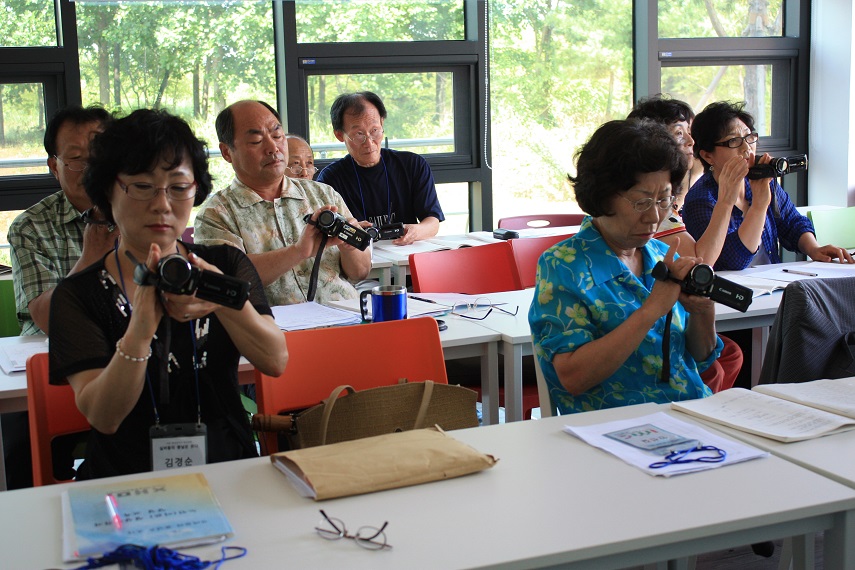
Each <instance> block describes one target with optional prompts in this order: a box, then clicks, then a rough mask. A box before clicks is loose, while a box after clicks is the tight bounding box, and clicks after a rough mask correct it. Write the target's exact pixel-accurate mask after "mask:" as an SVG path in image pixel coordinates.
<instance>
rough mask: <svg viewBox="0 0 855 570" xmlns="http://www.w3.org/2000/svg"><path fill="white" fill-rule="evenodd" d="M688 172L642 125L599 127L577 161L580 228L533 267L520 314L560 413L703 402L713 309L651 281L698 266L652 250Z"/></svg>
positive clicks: (716, 345)
mask: <svg viewBox="0 0 855 570" xmlns="http://www.w3.org/2000/svg"><path fill="white" fill-rule="evenodd" d="M686 168H687V163H686V157H685V155H684V154H683V152H682V151H681V149H680V146H679V145H678V144H677V142H676V141H675V140H674V138H673V137H672V136H671V135H670V133H669V132H668V131H667V130H666V128H665V127H664V126H662V125H660V124H658V123H655V122H653V121H649V120H635V119H631V120H627V121H611V122H609V123H606V124H605V125H602V126H601V127H600V128H599V129H597V131H596V132H595V133H594V134H593V136H592V137H591V138H590V140H589V141H588V142H587V143H586V144H585V145H584V146H583V147H582V149H581V150H580V151H579V152H578V153H577V161H576V176H575V177H570V181H571V182H572V183H573V185H574V190H575V193H576V201H577V203H578V204H579V206H580V207H581V208H582V209H583V210H584V211H585V212H586V213H588V214H589V215H590V217H587V218H585V220H584V221H583V222H582V226H581V228H580V230H579V233H578V234H576V235H575V236H573V237H571V238H569V239H568V240H565V241H563V242H560V243H558V244H556V245H555V246H553V247H552V248H550V249H548V250H547V251H546V252H545V253H544V254H543V255H542V256H541V258H540V261H539V263H538V269H537V271H538V273H537V285H536V290H535V295H534V300H533V301H532V305H531V309H530V311H529V322H530V324H531V331H532V336H533V339H534V344H535V353H536V355H537V358H538V359H539V363H540V366H541V368H542V370H543V373H544V376H545V377H546V381H547V384H548V386H549V393H550V396H551V399H552V402H553V403H554V404H555V405H556V406H557V408H558V410H559V411H560V412H561V413H573V412H582V411H586V410H595V409H600V408H610V407H617V406H628V405H632V404H638V403H642V402H660V403H664V402H670V401H675V400H688V399H693V398H703V397H706V396H708V395H710V393H711V392H710V390H709V388H707V387H706V386H705V385H704V383H703V381H702V380H701V378H700V375H699V370H700V371H703V370H705V369H706V368H708V367H709V366H710V365H711V364H712V362H713V361H714V360H715V359H716V358H717V357H718V354H719V352H720V351H721V346H722V344H721V341H720V340H719V339H718V337H717V336H716V333H715V310H714V307H713V302H712V301H711V300H709V299H707V298H703V297H698V296H692V295H687V294H685V293H682V292H681V286H680V285H679V284H678V283H675V282H673V281H660V280H656V279H654V277H653V275H652V274H651V271H652V270H653V267H654V266H655V265H656V264H657V263H658V262H660V261H661V262H664V264H665V265H666V266H667V267H668V269H669V271H670V274H671V276H672V277H674V278H676V279H678V280H681V279H683V278H684V277H685V276H686V274H687V273H688V272H689V270H690V269H691V268H692V267H693V266H695V265H696V264H697V263H699V262H700V260H699V259H698V258H695V257H679V258H678V257H677V256H676V255H675V252H676V250H677V246H673V247H670V248H669V246H667V245H666V244H664V243H662V242H660V241H657V240H654V239H653V235H654V234H655V233H656V231H657V230H658V228H659V224H660V222H661V221H662V220H663V219H664V218H665V217H666V216H668V214H669V212H670V211H671V206H672V205H673V203H674V198H675V191H676V189H677V188H678V186H679V184H680V183H681V181H682V180H683V177H684V176H685V174H686ZM677 245H679V244H677ZM678 300H679V303H678V302H677V301H678ZM669 330H670V333H669V332H668V331H669Z"/></svg>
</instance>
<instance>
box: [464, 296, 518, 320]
mask: <svg viewBox="0 0 855 570" xmlns="http://www.w3.org/2000/svg"><path fill="white" fill-rule="evenodd" d="M494 309H495V310H496V311H498V312H500V313H504V314H506V315H510V316H512V317H515V316H516V315H517V313H518V312H519V310H520V308H519V306H514V309H513V311H510V310H508V309H503V308H502V307H500V306H499V305H496V304H494V303H493V302H492V301H491V300H490V299H489V298H488V297H478V298H477V299H475V300H474V301H457V302H455V303H454V304H452V305H451V311H450V312H451V314H452V315H456V316H458V317H463V318H464V319H471V320H473V321H483V320H484V319H486V318H487V317H488V316H489V315H490V313H492V312H493V310H494Z"/></svg>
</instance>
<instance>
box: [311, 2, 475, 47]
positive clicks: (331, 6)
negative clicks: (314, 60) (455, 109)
mask: <svg viewBox="0 0 855 570" xmlns="http://www.w3.org/2000/svg"><path fill="white" fill-rule="evenodd" d="M296 10H297V41H298V42H300V43H337V42H396V41H404V42H405V41H438V40H462V39H464V21H463V1H462V0H397V1H396V2H378V1H376V0H371V1H366V0H297V3H296Z"/></svg>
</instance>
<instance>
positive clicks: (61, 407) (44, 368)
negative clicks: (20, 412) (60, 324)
mask: <svg viewBox="0 0 855 570" xmlns="http://www.w3.org/2000/svg"><path fill="white" fill-rule="evenodd" d="M27 410H28V411H29V416H30V450H31V451H32V455H33V484H34V485H35V486H36V487H39V486H41V485H53V484H55V483H64V482H65V481H60V480H57V479H56V478H55V477H54V472H53V453H52V451H51V441H53V439H54V438H55V437H58V436H61V435H67V434H72V433H80V432H86V431H89V429H91V428H90V426H89V422H88V421H87V420H86V418H85V417H84V416H83V414H81V413H80V410H78V409H77V404H75V402H74V391H73V390H72V389H71V386H68V385H65V386H51V385H50V384H49V383H48V354H47V353H46V352H44V353H39V354H34V355H32V356H31V357H30V358H28V359H27Z"/></svg>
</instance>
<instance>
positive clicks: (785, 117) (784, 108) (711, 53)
mask: <svg viewBox="0 0 855 570" xmlns="http://www.w3.org/2000/svg"><path fill="white" fill-rule="evenodd" d="M782 10H783V12H784V13H783V19H782V21H783V25H782V35H781V36H778V37H727V38H659V37H658V35H659V33H658V28H659V26H658V16H659V13H658V0H633V20H634V22H633V31H634V32H633V33H634V37H633V46H634V49H633V68H634V73H633V84H634V94H635V100H636V101H637V100H639V99H640V98H642V97H650V96H652V95H655V94H657V93H660V92H661V90H662V74H661V70H662V67H676V66H680V67H692V66H694V65H715V64H723V63H724V64H732V65H744V64H746V63H749V64H763V65H767V64H772V65H774V64H776V63H780V62H789V66H788V71H789V77H788V78H787V82H788V84H786V83H785V81H784V80H783V79H782V78H774V77H773V93H772V100H773V104H772V112H773V114H772V132H773V134H772V136H764V137H761V138H760V141H759V143H758V147H759V148H760V149H761V150H762V151H763V152H769V153H771V154H779V155H787V154H797V153H807V149H808V90H809V82H810V2H809V1H808V0H784V1H783V5H782ZM700 110H701V109H695V112H699V111H700ZM782 130H783V131H784V132H781V131H782ZM783 186H784V189H785V190H786V191H787V192H788V193H789V194H790V195H791V197H792V198H793V201H794V202H795V204H796V205H804V204H807V175H806V173H799V174H796V175H794V176H793V175H790V176H787V177H785V178H784V184H783Z"/></svg>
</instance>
